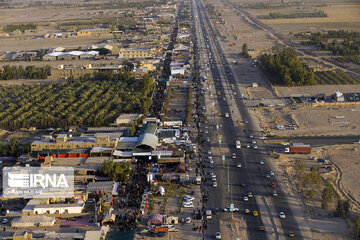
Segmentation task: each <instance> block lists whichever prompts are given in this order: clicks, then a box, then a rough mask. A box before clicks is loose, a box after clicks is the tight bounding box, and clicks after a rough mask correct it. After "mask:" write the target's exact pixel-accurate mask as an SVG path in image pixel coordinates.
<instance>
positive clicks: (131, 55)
mask: <svg viewBox="0 0 360 240" xmlns="http://www.w3.org/2000/svg"><path fill="white" fill-rule="evenodd" d="M155 56H159V51H158V49H157V48H156V47H149V48H120V49H119V58H125V59H136V58H154V57H155Z"/></svg>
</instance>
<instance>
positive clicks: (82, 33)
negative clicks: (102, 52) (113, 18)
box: [77, 28, 110, 37]
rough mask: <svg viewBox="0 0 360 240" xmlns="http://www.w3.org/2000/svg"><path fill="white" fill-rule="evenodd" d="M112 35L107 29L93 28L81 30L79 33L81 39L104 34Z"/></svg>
mask: <svg viewBox="0 0 360 240" xmlns="http://www.w3.org/2000/svg"><path fill="white" fill-rule="evenodd" d="M108 33H110V30H109V29H107V28H92V29H81V30H80V31H78V32H77V35H78V36H79V37H91V36H100V35H103V34H108Z"/></svg>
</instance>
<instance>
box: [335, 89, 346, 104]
mask: <svg viewBox="0 0 360 240" xmlns="http://www.w3.org/2000/svg"><path fill="white" fill-rule="evenodd" d="M334 98H335V101H337V102H344V101H345V98H344V94H342V93H341V92H339V91H336V92H335V94H334Z"/></svg>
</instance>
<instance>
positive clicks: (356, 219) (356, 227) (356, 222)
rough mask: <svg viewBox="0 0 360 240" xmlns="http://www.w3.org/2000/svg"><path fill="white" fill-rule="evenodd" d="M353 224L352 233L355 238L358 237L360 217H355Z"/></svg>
mask: <svg viewBox="0 0 360 240" xmlns="http://www.w3.org/2000/svg"><path fill="white" fill-rule="evenodd" d="M353 223H355V225H354V232H355V234H356V237H358V236H359V231H360V215H358V216H356V218H355V219H354V220H353Z"/></svg>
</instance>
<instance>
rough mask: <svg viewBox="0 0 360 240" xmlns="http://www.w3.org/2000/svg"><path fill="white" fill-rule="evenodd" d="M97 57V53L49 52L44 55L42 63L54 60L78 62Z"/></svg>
mask: <svg viewBox="0 0 360 240" xmlns="http://www.w3.org/2000/svg"><path fill="white" fill-rule="evenodd" d="M98 55H99V52H98V51H69V52H51V53H48V54H45V55H44V56H43V57H42V59H43V60H44V61H55V60H79V59H89V58H95V57H96V56H98Z"/></svg>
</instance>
